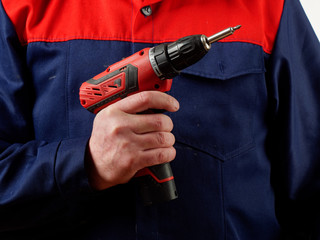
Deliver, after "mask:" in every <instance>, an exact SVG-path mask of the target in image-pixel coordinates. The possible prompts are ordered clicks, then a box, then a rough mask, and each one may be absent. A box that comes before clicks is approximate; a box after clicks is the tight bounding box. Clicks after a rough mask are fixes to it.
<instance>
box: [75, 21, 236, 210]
mask: <svg viewBox="0 0 320 240" xmlns="http://www.w3.org/2000/svg"><path fill="white" fill-rule="evenodd" d="M240 27H241V26H240V25H238V26H236V27H229V28H227V29H225V30H223V31H221V32H218V33H217V34H214V35H212V36H210V37H206V36H205V35H200V34H199V35H191V36H187V37H183V38H180V39H178V40H177V41H175V42H172V43H163V44H160V45H157V46H155V47H152V48H145V49H142V50H140V51H139V52H137V53H134V54H133V55H131V56H130V57H127V58H125V59H123V60H121V61H119V62H117V63H115V64H113V65H111V66H109V67H108V68H107V69H106V70H105V71H103V72H102V73H100V74H98V75H96V76H95V77H93V78H91V79H89V80H88V81H86V82H84V83H83V84H82V85H81V87H80V93H79V94H80V103H81V105H82V106H83V107H84V108H86V109H87V110H89V111H90V112H92V113H95V114H96V113H98V112H99V111H100V110H101V109H103V108H105V107H107V106H109V105H111V104H112V103H114V102H117V101H119V100H121V99H123V98H125V97H127V96H129V95H132V94H134V93H138V92H142V91H147V90H157V91H162V92H167V91H169V90H170V89H171V84H172V78H174V77H175V76H177V75H178V74H179V73H180V71H181V70H183V69H185V68H186V67H189V66H190V65H192V64H194V63H196V62H198V61H199V60H200V59H201V58H202V57H203V56H204V55H206V54H207V52H208V51H209V50H210V48H211V44H212V43H214V42H216V41H218V40H220V39H223V38H225V37H227V36H229V35H231V34H233V33H234V31H235V30H237V29H239V28H240ZM135 177H137V179H139V182H140V192H141V197H142V201H143V203H144V205H152V204H154V203H159V202H164V201H170V200H173V199H175V198H177V197H178V194H177V190H176V186H175V182H174V177H173V174H172V171H171V166H170V164H169V163H164V164H159V165H155V166H152V167H148V168H145V169H142V170H140V171H138V173H137V174H136V175H135Z"/></svg>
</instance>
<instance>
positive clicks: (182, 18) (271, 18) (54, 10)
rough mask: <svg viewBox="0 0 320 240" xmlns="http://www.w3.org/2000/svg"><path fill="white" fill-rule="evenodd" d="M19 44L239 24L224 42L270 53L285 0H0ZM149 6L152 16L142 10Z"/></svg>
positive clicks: (169, 34) (157, 37) (205, 30)
mask: <svg viewBox="0 0 320 240" xmlns="http://www.w3.org/2000/svg"><path fill="white" fill-rule="evenodd" d="M2 2H3V6H4V8H5V11H6V12H7V14H8V16H9V18H10V19H11V21H12V22H13V24H14V26H15V28H16V31H17V33H18V36H19V38H20V41H21V43H22V44H28V43H30V42H36V41H45V42H57V41H68V40H73V39H93V40H119V41H136V42H153V43H160V42H165V41H174V40H176V39H177V38H180V37H183V36H186V35H191V34H205V35H207V36H209V35H212V34H214V33H216V32H218V31H220V30H223V29H224V28H227V27H230V26H236V25H242V28H241V30H239V31H237V32H236V34H234V35H233V36H230V37H228V38H227V39H225V40H223V41H241V42H249V43H253V44H258V45H261V46H262V47H263V49H264V51H265V52H267V53H271V51H272V48H273V43H274V40H275V36H276V33H277V30H278V26H279V22H280V18H281V14H282V9H283V2H284V0H278V1H268V0H259V1H251V0H229V1H221V0H202V1H201V3H199V1H198V0H174V1H173V0H171V1H169V0H166V1H164V0H116V1H114V0H92V1H87V0H67V1H66V0H55V1H50V0H41V1H39V0H15V1H12V0H3V1H2ZM146 5H150V6H151V8H152V14H151V16H148V17H145V16H144V15H143V14H142V13H141V11H140V9H141V8H142V7H143V6H146Z"/></svg>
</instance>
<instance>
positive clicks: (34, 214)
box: [0, 6, 177, 232]
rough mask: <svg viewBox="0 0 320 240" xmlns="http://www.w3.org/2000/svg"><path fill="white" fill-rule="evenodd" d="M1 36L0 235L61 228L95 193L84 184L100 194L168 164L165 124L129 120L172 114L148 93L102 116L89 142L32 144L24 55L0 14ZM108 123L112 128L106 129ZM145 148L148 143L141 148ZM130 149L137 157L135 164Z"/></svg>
mask: <svg viewBox="0 0 320 240" xmlns="http://www.w3.org/2000/svg"><path fill="white" fill-rule="evenodd" d="M0 34H1V35H0V49H1V54H0V112H1V115H0V191H1V194H0V216H1V217H0V232H2V231H9V230H17V229H29V228H32V227H39V226H42V225H47V224H50V223H51V222H53V221H54V223H55V224H56V225H54V226H57V222H58V223H59V224H60V225H61V226H63V223H65V222H66V221H67V220H66V219H67V218H66V216H68V217H71V218H72V217H74V218H76V216H77V214H80V212H81V210H82V209H81V208H80V207H79V206H78V203H79V202H81V199H86V197H88V198H90V195H91V193H92V192H94V191H93V189H92V187H91V186H90V184H91V185H92V186H93V187H94V188H96V189H106V188H108V187H110V186H114V185H117V184H120V183H125V182H127V181H128V180H129V179H130V178H131V177H132V176H133V175H134V174H135V172H136V171H138V170H139V169H141V168H143V167H146V166H149V165H153V164H154V163H162V162H167V161H170V160H172V159H173V158H174V155H175V151H174V149H173V148H172V144H173V142H174V137H173V136H172V135H171V134H170V133H169V132H170V131H171V129H172V122H171V120H170V119H169V118H168V117H166V116H165V115H162V114H154V115H153V114H152V115H143V114H139V115H137V114H135V112H136V111H139V112H140V111H143V110H146V109H147V108H149V107H151V108H161V109H167V110H169V111H171V110H172V111H175V110H177V102H176V101H175V100H174V99H173V98H171V97H169V96H168V95H166V94H162V93H155V92H153V93H142V94H138V95H135V96H132V97H130V98H128V99H125V100H123V101H121V102H119V103H117V104H114V105H113V106H112V107H110V108H108V110H107V109H106V110H105V111H101V112H100V113H99V114H98V115H97V117H96V119H95V123H94V127H93V133H92V137H91V138H90V140H89V142H88V138H89V136H88V137H83V138H71V139H68V137H67V136H61V139H58V140H53V141H50V140H43V139H37V138H36V137H35V136H36V135H35V132H37V131H39V128H38V126H36V125H34V118H35V117H37V116H34V115H33V112H34V110H33V105H34V104H35V102H36V101H35V100H36V94H35V92H34V89H33V79H32V76H31V74H29V72H28V67H27V64H26V60H25V59H26V49H27V48H26V47H23V46H21V44H20V42H19V40H18V37H17V35H16V33H15V30H14V27H13V26H12V24H11V22H10V20H9V19H8V17H7V16H6V14H5V12H4V11H3V8H2V6H1V8H0ZM163 101H164V102H163ZM171 105H172V106H171ZM57 107H58V106H57ZM54 121H55V119H52V122H54ZM110 121H112V122H113V123H114V124H112V128H107V127H110V126H111V125H110V124H108V123H110ZM144 123H146V124H144ZM154 123H156V124H154ZM141 126H142V127H141ZM143 126H144V127H143ZM56 127H59V125H58V124H56ZM61 127H63V126H61ZM157 132H158V133H157ZM127 135H130V138H128V137H127ZM110 136H112V140H110V139H111V138H110ZM128 139H129V140H130V141H128ZM145 140H147V142H149V143H148V144H146V145H144V144H143V142H144V141H145ZM123 142H124V143H125V145H126V146H124V147H120V148H119V149H117V150H118V151H115V152H112V153H111V151H110V149H114V148H113V146H114V144H115V143H117V145H118V146H122V145H124V143H123ZM159 146H160V148H161V149H157V148H158V147H159ZM87 147H88V148H87ZM136 147H138V148H139V149H140V151H139V153H140V156H141V157H139V156H138V157H137V155H136V152H137V151H136ZM164 148H167V151H168V152H167V151H163V150H164ZM111 154H114V155H115V156H117V157H116V158H112V157H110V155H111ZM123 155H125V157H124V159H126V160H125V161H122V162H121V164H120V166H115V165H113V166H112V167H110V164H112V163H118V161H117V160H118V159H120V160H121V159H122V158H123V157H122V156H123ZM86 156H87V158H86ZM108 156H109V157H108ZM154 156H157V157H154ZM133 160H135V161H134V162H133ZM86 164H87V165H86ZM132 164H134V166H132ZM86 166H88V169H86ZM106 169H110V171H109V172H108V171H105V170H106ZM113 170H116V172H117V174H114V173H115V172H114V171H113ZM87 173H88V174H87ZM110 174H112V176H111V175H110ZM119 174H120V177H119ZM89 181H90V184H89ZM60 221H61V223H60Z"/></svg>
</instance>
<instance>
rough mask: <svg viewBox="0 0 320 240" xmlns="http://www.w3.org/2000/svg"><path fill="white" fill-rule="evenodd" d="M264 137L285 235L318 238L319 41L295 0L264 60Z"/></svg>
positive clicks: (286, 8)
mask: <svg viewBox="0 0 320 240" xmlns="http://www.w3.org/2000/svg"><path fill="white" fill-rule="evenodd" d="M267 79H268V83H269V86H268V87H269V89H270V91H269V92H270V106H272V107H271V108H270V109H272V110H271V111H272V112H273V116H274V118H273V120H272V123H271V128H270V129H271V130H270V134H269V139H268V144H267V147H268V153H269V155H270V159H272V160H271V167H272V177H271V181H272V184H273V186H274V189H275V194H276V203H275V204H276V211H277V217H278V219H279V222H280V224H281V226H282V228H283V231H284V234H285V235H286V236H287V238H285V239H319V238H320V230H319V229H320V225H319V219H320V217H319V216H320V211H319V210H320V208H319V206H320V204H319V203H320V44H319V41H318V39H317V37H316V36H315V34H314V32H313V29H312V27H311V25H310V24H309V22H308V19H307V17H306V15H305V13H304V12H303V9H302V7H301V5H300V2H299V1H298V0H286V1H285V5H284V10H283V15H282V19H281V23H280V26H279V30H278V34H277V39H276V42H275V45H274V49H273V53H272V54H271V56H270V61H269V63H268V66H267Z"/></svg>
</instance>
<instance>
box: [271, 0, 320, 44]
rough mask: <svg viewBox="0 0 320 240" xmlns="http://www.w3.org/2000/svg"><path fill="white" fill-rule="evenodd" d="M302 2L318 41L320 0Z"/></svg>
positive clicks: (303, 0)
mask: <svg viewBox="0 0 320 240" xmlns="http://www.w3.org/2000/svg"><path fill="white" fill-rule="evenodd" d="M273 1H274V0H273ZM300 2H301V4H302V6H303V8H304V11H305V12H306V14H307V16H308V18H309V21H310V22H311V25H312V27H313V29H314V31H315V32H316V34H317V36H318V39H320V0H300Z"/></svg>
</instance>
